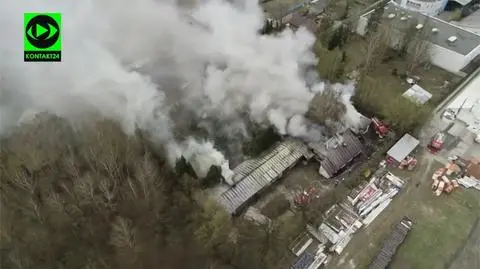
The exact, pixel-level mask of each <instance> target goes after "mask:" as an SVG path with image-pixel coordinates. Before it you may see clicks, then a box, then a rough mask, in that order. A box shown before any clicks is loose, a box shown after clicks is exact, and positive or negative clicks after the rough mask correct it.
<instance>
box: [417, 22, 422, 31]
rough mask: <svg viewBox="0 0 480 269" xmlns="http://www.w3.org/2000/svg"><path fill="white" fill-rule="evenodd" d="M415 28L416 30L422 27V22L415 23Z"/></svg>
mask: <svg viewBox="0 0 480 269" xmlns="http://www.w3.org/2000/svg"><path fill="white" fill-rule="evenodd" d="M415 28H417V30H420V29H422V28H423V24H421V23H419V24H417V26H415Z"/></svg>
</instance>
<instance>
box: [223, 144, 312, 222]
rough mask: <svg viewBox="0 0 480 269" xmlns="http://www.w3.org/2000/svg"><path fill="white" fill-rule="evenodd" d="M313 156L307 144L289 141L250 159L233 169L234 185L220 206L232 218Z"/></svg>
mask: <svg viewBox="0 0 480 269" xmlns="http://www.w3.org/2000/svg"><path fill="white" fill-rule="evenodd" d="M312 157H313V153H312V152H311V151H310V149H309V148H308V147H307V145H305V144H304V143H303V142H301V141H298V140H295V139H287V140H284V141H282V142H281V143H279V144H277V145H276V146H275V147H274V148H272V149H271V150H270V151H268V152H266V153H264V154H263V155H261V156H260V157H258V158H254V159H250V160H247V161H245V162H243V163H241V164H240V165H238V166H237V167H235V168H234V169H233V177H232V178H231V182H232V184H231V185H230V186H229V187H228V188H227V190H225V191H224V192H223V193H222V194H221V195H220V197H219V198H218V202H219V204H220V205H221V206H222V207H224V208H225V210H226V211H227V212H229V213H230V214H232V215H235V214H238V213H239V212H240V211H241V210H242V209H243V208H244V206H245V205H246V203H247V202H248V201H250V200H251V199H253V198H254V196H255V195H257V194H258V193H259V192H261V191H262V190H264V189H266V188H267V187H268V186H270V185H272V184H273V183H274V182H276V181H277V180H278V179H279V178H280V177H281V176H282V174H283V173H285V172H286V171H287V170H288V169H290V168H292V167H293V166H295V165H296V164H297V163H298V162H299V161H300V160H302V159H306V160H309V159H311V158H312Z"/></svg>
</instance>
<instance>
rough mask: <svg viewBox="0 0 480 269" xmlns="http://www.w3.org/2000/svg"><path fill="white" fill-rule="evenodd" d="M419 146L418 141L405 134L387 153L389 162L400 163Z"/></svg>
mask: <svg viewBox="0 0 480 269" xmlns="http://www.w3.org/2000/svg"><path fill="white" fill-rule="evenodd" d="M419 144H420V141H418V139H416V138H415V137H413V136H411V135H410V134H405V135H404V136H403V137H402V138H400V140H398V141H397V143H395V145H393V147H391V148H390V149H389V150H388V152H387V158H388V160H389V161H392V162H396V163H400V162H402V161H403V160H404V159H405V158H407V157H408V155H410V154H411V153H412V152H413V150H415V148H416V147H417V146H418V145H419Z"/></svg>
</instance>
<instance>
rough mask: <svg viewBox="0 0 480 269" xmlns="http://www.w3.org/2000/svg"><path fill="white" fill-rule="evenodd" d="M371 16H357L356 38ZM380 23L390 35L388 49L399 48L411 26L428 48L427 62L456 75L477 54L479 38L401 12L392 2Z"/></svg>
mask: <svg viewBox="0 0 480 269" xmlns="http://www.w3.org/2000/svg"><path fill="white" fill-rule="evenodd" d="M409 2H411V1H409ZM417 2H418V1H417ZM423 2H425V1H423ZM373 12H374V10H372V11H369V12H367V13H365V14H363V15H362V16H360V18H359V20H358V24H357V28H356V32H357V33H358V34H359V35H361V36H365V35H366V33H367V26H368V21H369V19H370V15H371V14H372V13H373ZM381 23H382V26H384V27H389V30H390V31H391V32H392V33H393V34H392V35H391V36H392V38H391V40H390V46H391V47H392V48H397V47H398V46H399V44H400V42H401V39H402V37H403V34H404V33H406V32H407V31H409V30H410V29H411V27H412V25H413V26H414V27H415V28H416V29H417V30H418V31H419V32H420V31H423V32H422V36H421V37H420V38H423V39H424V40H425V41H427V42H428V43H429V44H430V50H429V56H430V62H431V63H432V64H433V65H436V66H438V67H440V68H443V69H445V70H447V71H449V72H452V73H459V72H460V71H461V70H462V69H463V68H464V67H466V66H467V65H468V64H469V63H470V62H471V61H472V60H473V59H475V57H477V56H478V55H479V54H480V36H479V35H477V34H476V33H473V32H471V31H468V30H466V29H464V28H461V27H459V26H456V25H453V24H451V23H448V22H446V21H443V20H441V19H439V18H437V17H433V16H431V15H428V14H425V13H420V12H416V11H412V10H409V9H406V8H403V7H401V6H399V5H397V4H395V3H394V2H390V3H389V4H387V6H386V7H385V10H384V12H383V16H382V21H381Z"/></svg>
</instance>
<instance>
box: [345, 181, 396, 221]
mask: <svg viewBox="0 0 480 269" xmlns="http://www.w3.org/2000/svg"><path fill="white" fill-rule="evenodd" d="M404 184H405V182H404V181H403V180H402V179H400V178H398V177H396V176H395V175H393V174H391V173H389V172H387V173H383V174H380V175H375V176H374V177H372V179H371V180H370V182H369V183H368V184H367V185H365V186H364V187H363V189H362V190H360V191H358V190H354V191H353V192H352V194H351V195H350V196H349V197H348V200H349V201H350V202H351V203H352V206H353V208H354V210H355V212H356V213H357V214H359V215H360V216H361V217H362V218H363V219H364V221H363V223H364V224H365V225H367V224H368V223H370V222H371V221H373V219H374V218H375V217H376V216H378V215H379V214H380V213H381V212H382V211H383V210H384V209H385V208H386V206H387V205H388V204H389V203H390V201H391V200H392V198H393V197H394V196H395V195H397V194H398V192H399V190H400V189H401V188H402V187H403V185H404Z"/></svg>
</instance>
